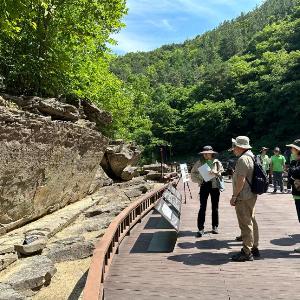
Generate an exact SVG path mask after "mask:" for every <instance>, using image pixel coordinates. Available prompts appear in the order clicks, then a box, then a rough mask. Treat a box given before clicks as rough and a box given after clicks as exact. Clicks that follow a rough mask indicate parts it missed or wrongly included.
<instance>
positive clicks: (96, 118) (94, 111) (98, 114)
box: [81, 100, 112, 125]
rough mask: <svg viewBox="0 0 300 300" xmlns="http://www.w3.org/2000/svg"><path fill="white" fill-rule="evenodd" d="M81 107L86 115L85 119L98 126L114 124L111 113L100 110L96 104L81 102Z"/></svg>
mask: <svg viewBox="0 0 300 300" xmlns="http://www.w3.org/2000/svg"><path fill="white" fill-rule="evenodd" d="M81 106H82V108H83V112H84V114H85V118H86V119H88V120H89V121H91V122H93V123H96V124H97V125H108V124H110V123H111V122H112V116H111V114H110V113H108V112H106V111H104V110H101V109H99V108H98V107H97V106H96V105H95V104H93V103H91V102H89V101H86V100H81Z"/></svg>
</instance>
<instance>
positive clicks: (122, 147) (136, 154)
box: [101, 140, 141, 180]
mask: <svg viewBox="0 0 300 300" xmlns="http://www.w3.org/2000/svg"><path fill="white" fill-rule="evenodd" d="M140 155H141V150H140V149H139V148H138V147H137V146H135V145H133V144H126V143H125V142H124V141H122V140H117V141H113V142H111V143H110V145H109V146H108V147H107V149H106V152H105V154H104V157H103V160H102V162H101V166H102V168H103V169H104V171H105V172H106V173H107V174H108V175H109V176H110V177H112V178H119V179H122V175H123V180H131V179H132V177H133V175H135V174H136V175H138V173H137V172H136V169H131V170H129V169H127V170H125V171H124V169H125V168H126V167H128V166H134V165H135V164H136V163H137V162H138V160H139V158H140ZM123 171H124V173H123Z"/></svg>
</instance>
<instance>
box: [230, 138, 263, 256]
mask: <svg viewBox="0 0 300 300" xmlns="http://www.w3.org/2000/svg"><path fill="white" fill-rule="evenodd" d="M251 148H252V147H251V146H250V144H249V138H248V137H246V136H239V137H237V138H236V139H232V151H233V153H234V154H235V155H236V156H238V157H239V159H238V161H237V163H236V167H235V172H234V176H233V180H232V184H233V195H232V198H231V200H230V204H231V205H232V206H235V210H236V215H237V219H238V223H239V227H240V229H241V233H242V239H243V248H242V250H241V252H240V253H238V254H235V255H233V256H232V260H233V261H252V260H253V256H255V257H259V256H260V254H259V250H258V239H259V235H258V226H257V223H256V220H255V203H256V199H257V195H256V194H253V193H252V191H251V187H250V184H251V181H252V177H253V170H254V155H253V153H252V151H251V150H250V149H251Z"/></svg>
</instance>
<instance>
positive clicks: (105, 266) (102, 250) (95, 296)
mask: <svg viewBox="0 0 300 300" xmlns="http://www.w3.org/2000/svg"><path fill="white" fill-rule="evenodd" d="M168 186H169V184H166V185H164V186H163V187H162V188H160V189H158V190H155V191H153V192H151V193H148V194H146V195H144V196H143V197H142V198H140V199H138V200H137V201H135V202H134V203H132V204H131V205H130V206H128V207H127V208H125V209H124V210H123V211H122V212H121V213H120V214H119V215H118V216H117V217H116V218H115V219H114V220H113V221H112V222H111V224H110V225H109V227H108V228H107V230H106V231H105V234H104V236H103V237H102V238H101V240H100V241H99V242H98V244H97V245H96V248H95V250H94V253H93V257H92V262H91V266H90V269H89V273H88V277H87V281H86V284H85V288H84V292H83V299H84V300H103V298H104V289H103V287H104V280H105V278H106V275H107V273H108V270H109V268H110V265H111V262H112V259H113V257H114V255H115V254H117V253H118V250H119V245H120V244H121V242H122V241H123V239H124V238H125V236H126V235H128V234H129V232H130V230H131V228H132V227H133V226H134V225H136V223H138V222H140V220H141V219H142V218H143V217H144V216H145V215H146V214H148V213H149V212H150V211H151V210H152V209H153V207H154V206H155V204H156V203H157V201H158V200H159V199H160V198H161V196H162V194H163V192H164V191H165V190H166V188H167V187H168Z"/></svg>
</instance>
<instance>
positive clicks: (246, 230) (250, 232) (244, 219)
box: [191, 136, 300, 262]
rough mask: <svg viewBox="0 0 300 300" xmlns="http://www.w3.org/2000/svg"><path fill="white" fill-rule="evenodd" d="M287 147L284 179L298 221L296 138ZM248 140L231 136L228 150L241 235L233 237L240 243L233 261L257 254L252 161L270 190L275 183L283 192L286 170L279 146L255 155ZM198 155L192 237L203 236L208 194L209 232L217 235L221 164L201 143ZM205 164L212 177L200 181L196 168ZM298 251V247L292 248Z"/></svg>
mask: <svg viewBox="0 0 300 300" xmlns="http://www.w3.org/2000/svg"><path fill="white" fill-rule="evenodd" d="M287 147H289V148H290V150H291V156H290V157H291V158H290V161H289V168H288V181H289V184H290V186H291V188H292V195H293V198H294V200H295V205H296V211H297V215H298V219H299V222H300V139H299V140H295V141H294V142H293V143H291V144H289V145H287ZM251 149H252V147H251V146H250V140H249V138H248V137H246V136H239V137H237V138H236V139H232V147H231V149H230V151H232V152H233V153H234V155H235V156H237V157H238V160H237V162H236V166H235V170H234V174H233V178H232V185H233V194H232V197H231V199H230V205H231V206H233V207H235V210H236V215H237V220H238V224H239V227H240V230H241V236H240V237H237V239H239V240H241V241H242V242H243V248H242V249H241V251H240V252H239V253H237V254H235V255H233V256H232V258H231V259H232V260H233V261H239V262H241V261H252V260H253V259H254V257H259V256H260V252H259V249H258V244H259V231H258V225H257V222H256V219H255V204H256V200H257V194H256V193H254V192H253V189H252V186H251V184H252V180H253V174H254V169H255V165H256V163H261V165H262V167H263V169H264V170H265V171H266V173H268V174H269V175H272V176H273V183H274V191H273V192H276V191H277V183H278V184H279V186H280V189H281V191H282V192H283V181H282V173H283V172H284V171H285V170H286V165H287V164H286V158H285V157H284V156H283V155H281V154H280V149H279V148H278V147H276V148H275V149H274V155H273V156H272V157H271V158H269V157H268V156H267V151H268V149H267V148H265V147H264V148H262V150H261V153H260V155H259V156H257V157H255V155H254V154H253V152H252V151H251ZM199 154H200V155H201V158H200V160H199V161H197V162H196V164H195V165H194V166H193V168H192V171H191V179H192V181H193V182H196V183H198V184H199V186H200V210H199V213H198V231H197V234H196V236H197V237H202V236H203V235H204V224H205V215H206V207H207V200H208V197H209V195H210V196H211V202H212V233H213V234H218V233H219V231H218V227H219V199H220V189H221V187H220V183H219V181H220V178H221V175H222V173H223V172H224V168H223V166H222V163H221V162H220V161H219V160H218V159H216V157H215V156H216V154H217V152H215V151H214V150H213V148H212V147H211V146H205V147H204V148H203V151H201V152H200V153H199ZM204 164H207V165H208V166H209V167H210V172H211V174H212V175H214V176H213V178H212V179H211V180H209V181H204V179H203V177H202V176H201V173H200V172H199V167H201V166H203V165H204ZM295 251H296V252H299V253H300V248H299V249H295Z"/></svg>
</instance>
